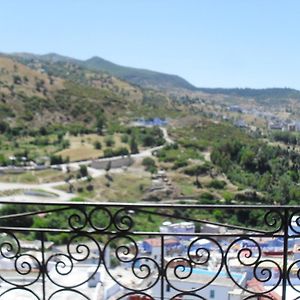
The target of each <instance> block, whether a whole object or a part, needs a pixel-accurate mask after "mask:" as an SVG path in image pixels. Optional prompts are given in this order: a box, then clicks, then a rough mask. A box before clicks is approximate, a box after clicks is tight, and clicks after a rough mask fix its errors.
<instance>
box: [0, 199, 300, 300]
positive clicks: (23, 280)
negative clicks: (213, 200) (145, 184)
mask: <svg viewBox="0 0 300 300" xmlns="http://www.w3.org/2000/svg"><path fill="white" fill-rule="evenodd" d="M7 207H8V208H7ZM1 208H2V209H1V211H2V215H1V216H0V224H1V227H0V230H1V234H0V279H1V282H0V299H22V300H24V299H43V300H45V299H47V300H48V299H49V300H50V299H51V300H55V299H66V300H67V299H91V300H96V299H97V300H98V299H101V300H102V299H131V300H137V299H145V300H148V299H174V300H175V299H217V300H220V299H231V300H237V299H300V207H289V206H252V205H251V206H249V205H248V206H237V205H228V206H225V205H216V206H215V205H205V206H204V205H164V204H124V203H79V202H72V203H71V202H70V203H69V202H68V203H35V202H32V203H28V202H26V203H20V202H15V203H13V204H12V203H8V202H1ZM298 244H299V247H298Z"/></svg>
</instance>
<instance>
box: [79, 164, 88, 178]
mask: <svg viewBox="0 0 300 300" xmlns="http://www.w3.org/2000/svg"><path fill="white" fill-rule="evenodd" d="M79 175H80V177H86V176H88V175H89V173H88V169H87V166H86V165H80V167H79Z"/></svg>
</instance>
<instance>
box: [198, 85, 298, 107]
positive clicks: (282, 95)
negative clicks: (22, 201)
mask: <svg viewBox="0 0 300 300" xmlns="http://www.w3.org/2000/svg"><path fill="white" fill-rule="evenodd" d="M197 90H198V91H200V92H204V93H205V94H209V95H213V96H217V95H223V96H226V97H228V96H229V97H233V98H240V100H242V99H244V100H247V99H253V100H255V101H256V102H257V103H258V104H266V105H270V104H272V105H278V104H279V105H280V104H283V103H284V102H289V101H300V91H298V90H295V89H290V88H267V89H250V88H244V89H242V88H232V89H225V88H198V89H197Z"/></svg>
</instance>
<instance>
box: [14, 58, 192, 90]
mask: <svg viewBox="0 0 300 300" xmlns="http://www.w3.org/2000/svg"><path fill="white" fill-rule="evenodd" d="M12 56H13V57H15V58H16V59H18V60H19V61H20V62H22V63H29V62H30V61H36V62H37V61H40V62H48V63H70V64H74V65H77V66H80V67H82V68H85V69H88V70H92V71H97V72H104V73H108V74H110V75H112V76H115V77H118V78H120V79H122V80H125V81H127V82H129V83H131V84H134V85H137V86H140V87H142V88H151V89H162V90H169V89H187V90H195V87H194V86H193V85H192V84H190V83H189V82H187V81H186V80H185V79H183V78H181V77H179V76H177V75H169V74H164V73H160V72H155V71H149V70H145V69H137V68H130V67H124V66H120V65H117V64H114V63H112V62H110V61H107V60H105V59H103V58H100V57H92V58H90V59H88V60H78V59H74V58H70V57H66V56H62V55H58V54H55V53H49V54H46V55H35V54H30V53H14V54H12Z"/></svg>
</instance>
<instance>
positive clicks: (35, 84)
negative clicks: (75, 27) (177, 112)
mask: <svg viewBox="0 0 300 300" xmlns="http://www.w3.org/2000/svg"><path fill="white" fill-rule="evenodd" d="M34 57H35V56H33V55H31V54H20V55H19V56H18V57H12V56H3V55H2V56H1V55H0V117H1V119H2V122H6V123H7V124H9V125H10V127H17V128H23V129H26V128H30V127H32V126H35V127H40V126H47V125H53V124H74V123H79V124H81V125H80V126H84V127H86V128H91V127H95V126H96V119H97V116H98V115H99V113H100V114H104V115H105V118H106V119H107V120H111V121H116V120H118V121H121V120H128V119H132V118H136V117H139V116H140V117H142V116H145V117H155V116H165V115H166V114H168V113H169V112H170V111H171V108H172V105H171V100H170V99H169V97H168V96H167V95H166V94H165V93H164V92H162V91H158V90H153V89H142V88H140V87H138V86H136V85H132V84H130V83H128V82H127V81H124V80H121V79H119V78H117V77H114V76H112V75H110V74H108V73H104V72H100V71H92V70H89V69H87V68H84V67H82V66H80V65H78V64H74V63H73V59H68V58H65V59H63V58H62V57H60V56H57V55H51V54H50V55H48V56H46V58H45V60H40V59H38V60H37V59H35V58H34ZM49 59H50V60H49ZM62 60H64V62H63V61H62Z"/></svg>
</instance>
